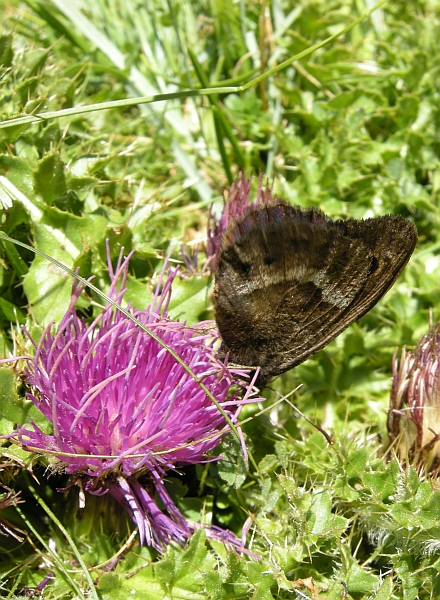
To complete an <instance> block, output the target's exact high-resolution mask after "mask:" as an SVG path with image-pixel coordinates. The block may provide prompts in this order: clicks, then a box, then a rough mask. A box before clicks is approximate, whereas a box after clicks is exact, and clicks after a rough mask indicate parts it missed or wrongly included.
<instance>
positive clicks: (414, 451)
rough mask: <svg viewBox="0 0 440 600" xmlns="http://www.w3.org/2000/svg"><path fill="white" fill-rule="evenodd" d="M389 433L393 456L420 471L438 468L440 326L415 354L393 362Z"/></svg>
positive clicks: (423, 338) (434, 328)
mask: <svg viewBox="0 0 440 600" xmlns="http://www.w3.org/2000/svg"><path fill="white" fill-rule="evenodd" d="M393 373H394V375H393V384H392V388H391V401H390V410H389V413H388V421H387V426H388V433H389V436H390V439H391V441H392V442H394V448H395V452H396V453H397V455H398V456H399V458H400V459H401V460H402V461H405V460H408V461H409V462H410V464H412V465H413V466H414V467H416V468H417V469H418V470H419V471H424V472H434V471H437V470H438V468H439V466H440V323H437V325H436V326H435V327H433V328H431V329H430V331H429V333H428V335H425V336H424V337H422V339H421V340H420V342H419V344H418V346H417V347H416V349H415V350H414V352H407V351H406V350H405V349H403V350H402V353H401V357H400V363H399V361H398V360H397V357H396V356H394V360H393Z"/></svg>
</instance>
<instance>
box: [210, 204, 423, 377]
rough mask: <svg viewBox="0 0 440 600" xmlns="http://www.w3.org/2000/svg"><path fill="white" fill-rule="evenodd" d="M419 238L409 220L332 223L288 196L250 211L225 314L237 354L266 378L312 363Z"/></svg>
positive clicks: (222, 273) (233, 257) (239, 236)
mask: <svg viewBox="0 0 440 600" xmlns="http://www.w3.org/2000/svg"><path fill="white" fill-rule="evenodd" d="M416 242H417V232H416V229H415V227H414V225H412V224H411V223H410V222H409V221H406V220H405V219H402V218H401V217H397V216H390V215H388V216H384V217H377V218H373V219H366V220H364V221H358V220H354V219H353V220H348V221H340V220H339V221H333V220H331V219H329V218H327V217H326V216H325V215H324V214H323V213H321V212H320V211H318V210H316V209H313V208H312V209H307V210H302V209H301V208H299V207H295V206H291V205H290V204H287V203H284V202H281V201H279V202H277V203H275V204H272V205H267V206H264V207H260V208H258V209H251V210H249V212H248V213H247V214H246V215H245V216H244V217H243V218H242V219H241V220H240V221H238V222H237V223H234V224H233V225H232V226H231V227H230V228H229V229H228V231H227V232H226V233H225V235H224V238H223V243H222V249H221V252H220V256H219V261H218V268H217V273H216V284H215V292H214V296H215V303H216V320H217V324H218V327H219V330H220V333H221V336H222V339H223V342H224V345H225V350H226V351H229V354H230V360H231V361H232V362H234V363H237V364H241V365H250V366H260V367H261V375H260V385H261V384H262V383H264V382H266V381H267V379H269V378H270V377H273V376H275V375H278V374H280V373H283V372H284V371H287V370H288V369H291V368H292V367H294V366H296V365H298V364H299V363H301V362H303V361H304V360H306V359H307V358H309V357H310V356H312V355H313V354H314V353H315V352H317V351H318V350H320V349H321V348H323V347H324V346H325V345H327V344H328V343H329V342H331V341H332V340H333V339H334V338H335V337H336V336H337V335H338V334H339V333H341V331H343V330H344V329H345V328H346V327H348V326H349V325H350V324H351V323H353V322H354V321H356V320H357V319H358V318H359V317H361V316H362V315H363V314H365V313H366V312H368V311H369V310H370V309H371V308H372V307H373V306H374V305H375V304H376V302H378V300H379V299H380V298H381V297H382V296H383V295H384V294H385V293H386V292H387V291H388V290H389V289H390V287H391V286H392V285H393V283H394V281H395V280H396V278H397V277H398V276H399V274H400V273H401V271H402V269H403V268H404V266H405V265H406V263H407V262H408V260H409V258H410V256H411V254H412V252H413V250H414V247H415V245H416Z"/></svg>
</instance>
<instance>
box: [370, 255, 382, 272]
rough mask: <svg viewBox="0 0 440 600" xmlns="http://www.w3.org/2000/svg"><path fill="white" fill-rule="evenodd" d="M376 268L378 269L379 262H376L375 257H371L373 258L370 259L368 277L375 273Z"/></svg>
mask: <svg viewBox="0 0 440 600" xmlns="http://www.w3.org/2000/svg"><path fill="white" fill-rule="evenodd" d="M378 267H379V261H378V260H377V258H376V257H375V256H373V258H372V259H371V263H370V270H369V271H368V276H370V275H373V273H375V272H376V271H377V269H378Z"/></svg>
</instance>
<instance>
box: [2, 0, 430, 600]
mask: <svg viewBox="0 0 440 600" xmlns="http://www.w3.org/2000/svg"><path fill="white" fill-rule="evenodd" d="M369 7H370V2H365V3H364V2H362V1H356V2H354V1H352V0H332V1H330V2H329V1H326V2H324V1H323V0H312V1H311V2H309V1H303V2H296V3H289V2H282V1H278V0H273V1H272V2H268V3H266V4H264V3H263V4H261V3H259V2H247V3H234V2H232V1H230V0H226V1H222V2H210V3H200V2H189V1H188V0H183V1H182V2H180V3H176V2H168V3H164V2H161V1H160V0H153V1H151V2H149V3H142V2H141V3H139V2H134V0H125V1H124V2H115V1H114V0H99V1H93V2H92V1H91V0H85V1H84V2H82V3H80V4H78V3H72V2H68V1H67V0H56V1H54V2H47V1H46V0H27V1H25V2H21V1H19V0H15V1H14V2H10V3H9V4H8V6H6V5H0V15H1V16H2V19H1V22H2V31H1V35H0V77H1V80H2V85H1V86H0V105H1V107H2V122H1V123H0V208H1V207H3V208H2V209H1V210H0V224H1V230H2V232H4V233H5V234H6V235H8V236H10V237H13V238H14V239H16V240H18V241H19V242H22V243H25V244H28V245H29V244H30V245H31V246H33V247H35V248H36V249H37V250H40V251H42V252H45V253H47V254H49V255H51V256H52V257H54V258H56V259H58V260H59V261H61V262H62V263H64V264H65V265H67V266H68V267H70V268H72V269H76V268H79V269H80V274H81V275H83V276H84V277H90V276H91V275H93V276H94V277H95V279H94V283H95V284H96V285H97V286H98V287H99V288H100V289H102V290H104V291H105V290H107V289H108V285H109V279H108V272H107V265H106V256H105V247H106V246H105V244H106V240H109V244H110V249H111V255H112V259H113V260H115V259H116V257H117V255H118V254H119V251H120V249H121V247H122V246H123V247H124V252H125V253H128V252H130V251H132V250H133V251H134V255H133V258H132V261H131V274H130V277H129V279H128V281H127V288H128V291H127V295H126V300H128V301H131V302H133V303H134V305H135V306H137V307H138V308H143V307H144V306H146V305H147V304H148V303H149V302H150V300H151V290H152V288H153V285H154V281H155V276H156V273H157V272H158V271H160V269H161V268H162V266H163V259H164V257H165V256H167V255H171V259H172V260H173V261H176V262H178V263H182V259H181V254H180V246H181V245H182V244H189V246H188V247H190V248H194V247H199V249H200V258H199V262H200V263H202V262H203V240H204V238H205V235H206V234H205V231H206V223H207V218H208V216H207V215H208V206H209V205H210V203H211V201H214V207H215V209H221V194H222V192H223V190H224V189H225V188H227V186H228V182H230V181H231V179H232V177H233V176H234V175H235V174H236V173H237V172H238V170H239V169H244V170H245V172H246V173H247V174H251V173H254V174H256V173H258V171H261V172H263V173H264V174H265V175H266V176H267V177H268V178H269V179H270V180H272V179H273V180H274V189H275V192H276V193H277V194H278V195H279V196H281V197H283V198H285V199H287V200H289V201H291V202H293V203H297V204H300V205H302V206H307V205H314V206H318V207H319V208H321V209H322V210H324V211H325V212H326V213H327V214H329V215H331V216H334V217H335V218H337V217H340V216H344V217H345V216H347V217H349V216H352V217H355V218H363V217H368V216H372V215H380V214H387V213H393V214H401V215H403V216H404V217H407V218H410V219H412V220H413V221H414V223H415V224H416V226H417V229H418V232H419V238H420V244H419V248H418V250H417V251H416V253H415V255H414V256H413V258H412V260H411V262H410V264H409V265H408V267H407V268H406V269H405V271H404V273H403V275H402V276H401V278H400V279H399V281H398V283H397V284H396V286H395V287H394V288H393V290H392V291H390V293H389V294H388V295H387V296H386V298H385V299H384V300H383V301H382V302H381V303H380V305H379V306H377V307H375V308H374V309H373V310H372V311H371V312H370V313H369V314H368V315H366V316H365V317H364V318H363V319H362V320H361V321H360V322H359V323H357V324H355V325H353V326H352V327H350V329H349V330H348V331H346V332H345V333H344V334H342V335H341V336H340V337H339V338H338V339H337V340H335V342H333V343H332V344H331V345H330V346H329V347H327V348H326V349H325V350H323V351H321V352H320V353H319V354H318V355H317V356H315V357H313V358H312V359H310V360H309V361H307V362H306V363H305V364H303V365H300V366H299V367H298V368H297V369H295V370H294V371H293V372H290V373H287V374H285V375H283V376H282V377H280V378H278V380H277V381H275V382H274V383H273V385H272V389H271V390H269V391H268V392H267V393H266V396H267V400H266V402H265V403H262V404H261V405H260V406H259V408H258V410H259V409H260V408H263V413H262V414H257V407H255V406H247V407H245V408H244V410H243V412H242V417H243V421H246V422H245V424H244V425H243V430H244V433H245V438H246V443H247V447H248V448H249V450H250V452H251V453H252V457H251V458H253V459H254V460H255V461H256V463H257V464H258V469H256V468H255V464H253V463H252V461H250V472H249V473H247V472H246V464H245V460H244V458H243V456H242V455H241V448H240V447H239V445H238V444H237V443H236V441H235V440H228V442H227V443H225V445H224V448H223V451H222V456H223V462H219V463H209V464H207V465H202V466H199V467H197V469H194V470H193V471H191V470H190V469H187V470H186V469H183V470H182V473H181V474H179V475H177V474H176V475H175V476H173V477H170V478H169V479H168V480H167V486H168V489H169V491H170V493H171V494H172V496H173V498H175V499H176V502H177V503H178V506H179V508H180V510H182V512H183V513H184V514H185V516H187V517H188V518H191V519H193V520H194V521H200V520H203V519H205V522H210V521H212V522H213V523H215V524H218V525H219V526H221V527H224V528H229V529H231V530H232V531H234V532H235V533H236V534H238V535H240V533H241V528H242V526H243V524H244V523H245V522H246V519H248V518H249V521H248V522H247V523H246V526H248V527H249V528H250V529H249V533H248V536H247V540H248V547H249V552H250V553H249V554H243V555H236V554H234V553H232V552H230V551H228V550H227V549H226V548H225V547H224V545H223V544H221V543H220V542H218V541H214V540H207V539H206V538H205V534H204V532H203V531H202V530H201V531H198V532H197V533H196V534H195V535H194V536H193V537H192V539H191V540H190V541H189V542H188V543H187V544H186V545H185V547H184V548H178V547H169V548H168V549H167V550H166V552H165V553H164V555H163V556H159V555H158V554H157V553H156V552H154V551H152V550H151V549H149V548H142V549H140V548H139V547H138V545H137V542H136V541H132V540H130V542H128V543H127V546H124V543H125V542H126V540H127V537H128V536H129V535H130V533H132V525H131V524H130V523H127V521H126V517H125V513H124V515H123V516H122V517H121V515H120V514H118V511H117V509H118V506H115V505H111V503H110V502H108V504H106V502H104V500H105V499H102V498H95V497H93V499H92V500H90V497H89V496H87V503H86V507H87V511H88V512H87V513H81V515H82V519H83V520H81V519H80V518H79V517H78V515H79V514H80V513H78V510H77V504H76V502H77V492H76V488H73V489H72V490H71V491H70V495H69V496H68V497H67V501H66V502H64V501H63V495H62V492H58V491H57V489H63V488H65V487H66V486H67V485H68V481H67V480H66V478H65V477H63V476H62V475H59V474H54V475H52V477H48V473H47V472H46V466H47V465H46V464H34V465H33V466H32V455H30V454H27V453H25V452H24V451H23V450H21V449H18V448H16V447H14V446H13V445H12V444H11V442H10V441H9V440H8V439H3V440H2V443H3V447H2V449H3V462H2V466H1V469H2V471H1V481H2V482H3V484H4V485H7V486H8V487H10V488H12V489H15V490H16V491H21V492H22V496H23V499H24V500H25V503H24V504H21V505H20V508H21V511H22V515H23V516H20V515H19V514H18V513H17V511H16V509H15V508H14V507H13V506H12V507H8V508H7V509H4V510H1V511H0V518H4V519H7V520H8V522H9V523H11V524H13V525H15V526H17V527H20V529H22V530H25V531H26V532H28V535H29V536H30V537H29V538H28V539H26V540H24V541H23V542H19V541H17V540H16V539H14V538H12V537H10V536H0V554H1V558H0V572H1V576H0V579H1V581H2V583H1V586H0V594H1V595H2V596H6V597H11V598H13V597H17V598H18V597H23V596H29V594H30V593H33V588H36V587H37V586H38V585H39V584H40V583H41V581H42V580H43V578H44V577H45V576H47V575H50V576H52V574H53V573H55V579H54V580H51V581H50V582H49V583H48V585H47V587H46V588H45V589H44V595H45V597H47V598H57V597H62V598H70V597H72V598H73V597H84V598H85V597H89V594H90V589H89V584H88V583H87V579H86V577H85V575H84V572H83V571H81V570H80V569H78V568H77V564H76V563H75V559H74V552H73V550H72V547H71V544H70V541H68V540H67V538H66V537H65V536H64V535H63V534H62V533H61V531H60V529H59V527H58V526H57V524H56V522H53V521H52V520H51V519H50V518H48V516H47V515H46V514H45V513H44V511H43V509H42V508H41V507H40V505H37V503H36V499H35V497H34V495H33V494H32V493H31V491H30V487H29V485H28V483H27V480H26V478H25V477H24V476H23V472H24V471H25V470H29V471H30V470H31V469H32V468H33V470H34V474H35V477H36V478H37V479H38V481H39V483H40V485H39V486H38V494H40V495H41V497H42V498H44V501H45V502H46V504H47V505H48V506H50V507H51V509H52V511H53V512H54V513H55V514H56V517H57V518H58V519H59V521H60V522H61V523H62V524H63V525H64V527H65V528H66V530H67V531H68V532H69V534H70V536H71V538H72V539H73V540H74V543H75V545H76V546H77V547H78V548H79V551H80V552H81V554H82V556H83V557H84V560H85V561H86V564H87V567H88V568H89V569H90V572H91V574H92V579H93V581H94V586H95V589H94V590H93V593H94V594H95V597H100V598H103V599H104V598H108V599H112V598H131V597H134V598H136V597H142V598H146V597H148V598H192V599H193V598H194V599H195V598H212V599H222V598H224V599H230V598H237V599H238V598H254V599H257V598H258V599H260V598H261V599H266V598H267V599H269V598H292V597H295V595H298V597H306V598H318V597H319V598H325V599H327V600H333V599H336V598H337V599H339V598H344V597H345V598H352V599H354V600H360V599H363V598H365V599H367V598H368V599H373V598H374V599H377V600H395V599H400V598H401V599H404V600H410V599H415V598H420V599H422V600H425V599H426V600H427V599H430V598H431V599H434V598H437V597H439V596H440V589H439V587H440V586H439V583H438V581H440V577H439V570H440V561H439V559H438V553H439V542H438V540H439V536H440V530H439V526H438V523H439V519H440V492H439V490H438V489H437V484H436V481H435V480H434V481H430V480H426V479H423V478H422V477H421V476H419V475H418V474H417V473H416V472H415V471H414V470H412V469H411V468H406V465H400V464H398V462H397V461H396V460H391V461H388V459H387V457H386V456H384V455H383V454H381V451H380V449H381V447H382V445H383V444H385V443H386V427H385V422H386V411H387V407H388V398H389V388H390V376H391V373H392V367H391V360H392V355H393V352H394V350H395V348H396V346H402V345H405V344H406V345H408V346H411V345H414V344H416V343H417V341H418V339H419V338H420V336H421V335H422V334H424V333H426V331H427V328H428V322H429V315H430V312H431V311H432V314H433V319H434V321H436V320H438V319H439V318H440V311H439V306H440V288H439V283H438V282H439V275H440V259H439V248H440V212H439V204H440V167H439V161H438V156H439V152H440V147H439V139H438V130H439V126H440V102H439V97H440V90H439V84H438V81H439V77H438V71H439V64H438V63H439V61H438V56H439V55H440V35H439V33H440V20H439V17H438V15H439V10H440V4H439V2H438V0H423V1H418V0H410V1H407V2H403V1H402V0H397V1H395V2H388V3H386V4H384V5H383V6H382V7H381V8H379V9H378V10H377V11H376V12H374V13H373V14H372V15H371V17H369V18H366V19H364V20H363V21H362V22H361V23H360V24H359V25H358V26H356V27H355V28H353V29H351V30H350V31H348V32H347V33H345V34H344V35H342V36H340V37H338V38H337V39H336V40H333V41H332V42H331V43H329V44H327V45H325V46H323V47H321V48H319V49H318V50H316V51H315V52H313V53H309V54H308V55H307V56H305V57H303V58H301V59H300V60H298V61H296V62H294V63H293V64H290V65H289V66H287V67H285V68H283V69H281V70H279V71H278V72H276V73H273V74H272V75H271V76H270V78H268V79H265V80H264V81H262V82H260V83H259V84H257V85H254V86H252V87H250V88H249V89H247V90H246V91H240V90H237V89H236V88H233V89H231V91H229V92H227V91H223V92H222V93H216V94H215V95H210V96H202V95H198V96H191V97H190V96H189V95H188V94H187V93H186V92H185V90H188V89H190V90H195V89H197V88H200V87H203V88H209V87H214V86H226V85H230V86H237V85H241V84H245V83H246V82H249V81H250V80H251V79H252V78H253V77H255V76H257V75H259V74H260V73H262V72H267V71H268V70H269V69H271V68H272V67H274V66H276V65H279V64H280V63H281V62H282V61H284V60H287V59H288V58H291V57H293V56H295V55H296V54H298V53H299V52H302V51H305V50H307V49H308V48H310V47H311V46H312V45H314V44H317V43H319V42H323V41H324V40H325V39H327V38H328V37H330V36H331V35H334V34H335V33H337V32H338V31H340V30H341V29H342V28H343V27H345V26H347V25H348V24H349V23H350V22H352V21H353V20H354V19H355V18H357V17H359V16H360V15H361V14H362V13H363V12H364V11H365V10H367V8H369ZM80 11H81V12H80ZM170 92H180V94H179V97H177V98H176V97H173V98H169V99H168V100H167V101H166V102H164V101H162V102H152V103H140V102H137V103H136V102H132V103H127V104H124V105H118V106H116V107H115V105H114V104H113V105H111V106H110V107H109V106H108V105H107V104H105V105H104V103H111V102H113V103H114V102H118V101H125V100H130V99H133V98H136V97H141V96H152V95H154V94H157V93H164V94H166V93H170ZM92 104H94V105H96V106H95V108H93V110H85V109H84V107H87V106H89V105H92ZM104 106H105V107H106V108H105V109H104ZM81 107H82V108H81ZM68 109H72V111H71V112H70V113H67V114H66V113H65V112H64V113H62V114H61V115H60V114H59V111H66V110H68ZM37 113H38V114H40V117H39V119H38V120H35V121H32V122H22V121H19V122H18V123H15V122H13V125H12V126H10V125H9V124H8V123H6V122H7V121H8V120H10V119H13V118H15V117H28V116H31V115H35V114H37ZM44 113H49V116H48V115H45V116H41V114H44ZM254 183H255V182H254ZM181 270H182V273H183V274H184V275H185V277H182V279H180V280H178V281H176V282H175V284H174V290H173V297H172V301H171V305H170V311H171V315H172V317H173V318H179V319H181V320H185V321H187V322H188V323H189V324H194V323H196V322H198V321H200V320H203V319H205V318H208V317H212V305H211V289H212V287H211V286H212V281H211V280H210V278H209V277H208V276H205V275H202V274H199V275H197V276H190V274H189V273H187V272H186V269H185V265H183V264H182V267H181ZM71 284H72V281H71V279H70V278H69V277H68V276H67V275H66V273H65V272H61V271H60V270H59V269H57V268H56V267H54V266H53V265H52V264H49V263H48V262H47V261H46V260H45V259H43V258H42V257H40V256H35V255H34V254H33V253H32V252H31V251H30V250H29V249H25V248H23V247H22V246H18V245H17V246H16V245H13V244H11V243H9V242H6V241H4V240H2V241H0V336H1V337H0V342H1V348H2V350H3V354H4V355H5V356H9V355H11V354H13V355H20V356H22V355H29V354H32V352H33V349H32V347H31V346H30V344H29V343H28V342H26V341H24V340H23V338H22V335H21V333H20V329H19V326H20V325H23V324H24V325H26V327H27V329H28V330H29V331H30V332H31V333H32V336H33V338H34V339H36V340H38V338H39V335H40V334H41V331H42V328H43V327H45V326H47V325H48V324H49V323H50V322H51V321H56V322H58V321H59V320H60V319H61V317H62V316H63V314H64V312H65V310H66V307H67V305H68V303H69V299H70V291H71ZM101 304H102V300H101V299H100V298H98V297H95V295H94V294H93V293H90V294H84V295H83V297H82V298H81V300H80V304H79V306H80V308H81V309H82V310H83V311H84V315H85V317H86V318H90V319H92V318H93V316H95V315H96V314H97V312H98V310H99V308H98V305H101ZM15 369H16V370H15V371H13V370H12V367H11V365H8V366H3V367H2V369H1V370H0V433H1V434H5V435H7V434H10V433H11V432H12V431H13V430H14V428H15V426H16V424H17V423H28V422H31V421H33V422H35V423H36V424H37V425H38V426H39V427H41V428H42V429H43V430H45V431H47V430H48V424H47V422H45V420H44V419H43V417H42V416H41V414H40V413H39V411H37V409H36V408H35V407H34V405H33V404H32V403H31V402H30V401H29V400H27V399H26V392H29V390H28V389H27V388H26V387H25V384H24V383H22V382H21V380H20V379H19V378H17V376H16V373H19V372H20V369H21V367H20V365H17V367H15ZM299 385H301V386H302V387H301V389H299V390H298V391H297V392H296V395H295V396H294V397H293V398H292V397H289V398H288V399H287V400H286V401H284V402H279V399H280V395H284V394H286V395H287V394H289V393H290V392H291V391H292V390H294V389H296V388H297V386H299ZM291 401H292V402H294V403H295V405H296V406H298V407H299V408H300V409H301V411H302V413H304V414H305V415H306V416H307V417H308V418H309V419H311V420H312V421H314V422H316V423H318V424H319V425H320V426H322V427H323V428H324V429H325V430H326V431H328V432H329V433H330V435H331V436H332V440H333V445H332V446H330V445H329V443H328V440H327V439H326V438H325V437H324V436H323V435H322V434H321V433H320V432H318V431H315V430H313V429H312V428H311V427H310V425H309V424H307V422H305V421H304V420H303V418H302V417H301V416H299V415H298V413H297V412H296V411H295V409H294V407H292V405H291V404H290V402H291ZM247 419H249V420H247ZM74 492H75V493H74ZM65 493H67V492H65ZM101 501H102V502H101ZM38 536H40V537H38ZM49 540H51V544H55V545H56V554H57V556H58V557H59V560H60V561H61V565H62V564H64V563H65V564H66V565H68V566H67V567H65V570H64V571H63V568H62V567H60V564H55V566H53V563H52V562H51V561H52V560H53V557H52V556H51V555H50V552H49V550H48V548H49V546H48V542H49ZM119 552H120V556H119V555H118V553H119ZM118 559H119V562H118ZM109 565H111V566H112V567H113V569H112V570H110V571H107V569H108V566H109ZM75 590H76V591H75ZM96 595H97V596H96Z"/></svg>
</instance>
